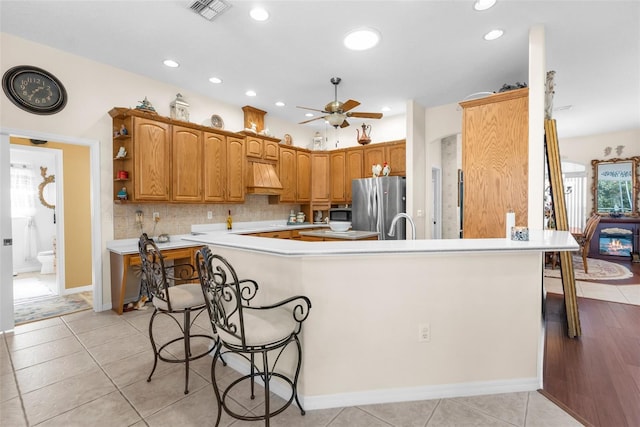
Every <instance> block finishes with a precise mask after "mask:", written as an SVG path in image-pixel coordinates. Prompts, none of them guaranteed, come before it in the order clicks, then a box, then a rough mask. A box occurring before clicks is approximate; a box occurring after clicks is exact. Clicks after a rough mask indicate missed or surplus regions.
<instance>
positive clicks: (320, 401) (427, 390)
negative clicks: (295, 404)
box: [301, 378, 539, 409]
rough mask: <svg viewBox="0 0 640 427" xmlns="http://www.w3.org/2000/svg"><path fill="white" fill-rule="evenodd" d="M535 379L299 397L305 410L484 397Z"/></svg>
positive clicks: (532, 386)
mask: <svg viewBox="0 0 640 427" xmlns="http://www.w3.org/2000/svg"><path fill="white" fill-rule="evenodd" d="M538 383H539V381H538V379H537V378H518V379H513V380H503V381H477V382H468V383H457V384H440V385H433V386H420V387H407V388H393V389H383V390H366V391H361V392H352V393H339V394H333V395H322V396H304V397H303V396H301V400H302V401H303V405H304V407H305V409H326V408H339V407H343V406H358V405H371V404H377V403H392V402H410V401H414V400H430V399H444V398H450V397H462V396H479V395H485V394H500V393H516V392H524V391H535V390H537V389H538Z"/></svg>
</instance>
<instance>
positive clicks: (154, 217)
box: [153, 212, 160, 221]
mask: <svg viewBox="0 0 640 427" xmlns="http://www.w3.org/2000/svg"><path fill="white" fill-rule="evenodd" d="M153 220H154V221H160V212H154V213H153Z"/></svg>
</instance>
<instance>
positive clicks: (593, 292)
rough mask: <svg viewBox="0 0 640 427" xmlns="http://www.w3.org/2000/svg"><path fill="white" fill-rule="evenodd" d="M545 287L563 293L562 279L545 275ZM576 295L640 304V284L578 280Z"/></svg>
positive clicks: (552, 291) (550, 290)
mask: <svg viewBox="0 0 640 427" xmlns="http://www.w3.org/2000/svg"><path fill="white" fill-rule="evenodd" d="M543 283H544V288H545V290H546V291H547V292H551V293H554V294H562V293H563V291H562V280H560V279H556V278H552V277H545V278H544V282H543ZM576 295H577V296H579V297H584V298H593V299H599V300H602V301H610V302H620V303H625V304H633V305H640V285H619V286H617V285H608V284H607V285H605V284H602V283H595V282H583V281H579V280H576Z"/></svg>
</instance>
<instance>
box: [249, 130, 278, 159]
mask: <svg viewBox="0 0 640 427" xmlns="http://www.w3.org/2000/svg"><path fill="white" fill-rule="evenodd" d="M246 148H247V151H246V154H247V158H249V159H262V160H273V161H277V160H278V158H279V150H278V148H279V144H278V140H272V139H267V138H260V137H258V136H251V135H247V142H246Z"/></svg>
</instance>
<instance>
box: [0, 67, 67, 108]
mask: <svg viewBox="0 0 640 427" xmlns="http://www.w3.org/2000/svg"><path fill="white" fill-rule="evenodd" d="M2 89H4V93H5V94H6V95H7V97H8V98H9V99H10V100H11V102H13V103H14V104H15V105H17V106H18V107H20V108H22V109H23V110H25V111H28V112H30V113H35V114H55V113H57V112H58V111H60V110H62V109H63V108H64V106H65V105H66V104H67V91H66V90H65V89H64V86H63V85H62V83H61V82H60V80H58V79H57V78H56V77H55V76H54V75H53V74H51V73H49V72H47V71H45V70H43V69H41V68H37V67H32V66H30V65H19V66H17V67H13V68H10V69H9V70H7V72H6V73H4V76H2Z"/></svg>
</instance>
